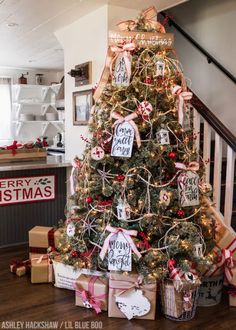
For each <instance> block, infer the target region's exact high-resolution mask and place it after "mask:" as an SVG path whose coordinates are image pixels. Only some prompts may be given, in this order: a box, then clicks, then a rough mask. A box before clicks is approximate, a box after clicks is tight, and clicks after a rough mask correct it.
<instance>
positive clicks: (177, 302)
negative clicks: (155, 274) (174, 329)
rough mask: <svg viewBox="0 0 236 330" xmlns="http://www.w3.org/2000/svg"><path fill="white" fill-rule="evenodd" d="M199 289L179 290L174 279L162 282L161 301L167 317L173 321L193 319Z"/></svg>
mask: <svg viewBox="0 0 236 330" xmlns="http://www.w3.org/2000/svg"><path fill="white" fill-rule="evenodd" d="M198 290H199V288H198V287H195V288H193V289H192V290H183V291H181V292H178V291H177V290H176V289H175V287H174V284H173V281H171V280H167V281H165V282H163V283H162V284H161V302H162V312H163V314H164V315H165V317H166V318H167V319H170V320H173V321H189V320H191V319H193V318H194V316H195V312H196V307H197V300H198ZM185 298H187V299H185ZM189 300H190V301H191V303H190V302H189ZM186 301H187V302H186Z"/></svg>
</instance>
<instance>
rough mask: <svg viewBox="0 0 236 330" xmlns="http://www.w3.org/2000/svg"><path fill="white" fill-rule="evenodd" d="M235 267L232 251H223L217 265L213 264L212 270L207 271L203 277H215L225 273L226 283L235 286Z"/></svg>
mask: <svg viewBox="0 0 236 330" xmlns="http://www.w3.org/2000/svg"><path fill="white" fill-rule="evenodd" d="M234 267H235V264H234V261H233V258H232V251H230V250H226V249H223V250H222V253H221V255H220V256H219V258H218V261H217V263H216V264H213V265H212V267H211V268H210V269H208V270H206V271H205V273H204V274H203V276H205V277H213V276H216V275H217V274H219V272H224V276H225V280H226V282H227V283H228V284H230V283H231V284H234V283H233V282H235V281H236V276H235V279H234V272H233V268H234ZM235 275H236V274H235Z"/></svg>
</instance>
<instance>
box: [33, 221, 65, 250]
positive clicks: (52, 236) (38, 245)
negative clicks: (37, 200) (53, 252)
mask: <svg viewBox="0 0 236 330" xmlns="http://www.w3.org/2000/svg"><path fill="white" fill-rule="evenodd" d="M59 238H60V231H59V230H55V229H54V228H53V227H43V226H35V227H34V228H32V229H31V230H30V231H29V249H30V253H42V254H43V253H47V249H48V248H49V247H53V248H55V249H56V248H57V247H58V243H59Z"/></svg>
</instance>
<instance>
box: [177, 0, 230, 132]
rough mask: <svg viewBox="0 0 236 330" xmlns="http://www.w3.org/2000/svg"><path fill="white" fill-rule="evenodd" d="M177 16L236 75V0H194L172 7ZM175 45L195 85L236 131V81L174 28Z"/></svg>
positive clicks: (186, 28)
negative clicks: (208, 61) (210, 61)
mask: <svg viewBox="0 0 236 330" xmlns="http://www.w3.org/2000/svg"><path fill="white" fill-rule="evenodd" d="M171 13H172V14H173V16H174V19H175V21H176V22H177V23H179V25H180V26H181V27H182V28H183V29H184V30H185V31H186V32H188V33H189V34H190V35H191V36H192V37H193V38H194V39H195V40H196V41H197V42H198V43H199V44H200V45H202V46H203V47H204V48H205V49H206V50H207V51H208V52H209V53H210V54H212V55H213V56H214V57H215V58H216V59H217V60H218V61H219V62H220V63H221V64H222V65H223V66H225V67H226V68H227V69H228V70H229V71H230V72H231V73H232V74H234V75H236V61H235V58H236V37H235V31H236V1H235V0H225V1H222V0H214V1H213V0H191V1H189V2H187V3H185V4H182V5H180V6H178V7H175V8H173V9H172V10H171ZM172 32H173V33H175V47H176V51H177V54H178V56H179V59H180V61H181V63H182V64H183V68H184V73H185V75H186V76H187V77H188V78H190V79H191V82H192V83H191V88H192V89H193V91H194V92H195V93H196V94H197V95H198V96H199V98H200V99H202V101H203V102H204V103H205V104H206V105H207V106H208V107H209V109H210V110H211V111H212V112H214V113H215V114H216V116H217V117H218V118H219V119H220V120H221V121H222V122H223V123H224V124H225V125H226V126H227V127H228V128H229V129H230V130H231V132H232V133H233V134H234V135H236V125H235V123H236V93H235V85H234V83H233V82H231V81H230V80H229V79H228V78H227V77H226V76H225V75H224V74H223V73H221V72H220V71H219V70H218V69H217V68H216V67H215V66H214V64H208V63H207V60H206V58H205V57H204V56H203V55H201V53H200V52H199V51H198V50H197V49H196V48H194V47H193V46H191V45H190V43H189V42H188V41H186V39H184V37H182V36H181V35H180V34H179V33H178V32H177V31H176V30H175V29H174V28H173V29H172Z"/></svg>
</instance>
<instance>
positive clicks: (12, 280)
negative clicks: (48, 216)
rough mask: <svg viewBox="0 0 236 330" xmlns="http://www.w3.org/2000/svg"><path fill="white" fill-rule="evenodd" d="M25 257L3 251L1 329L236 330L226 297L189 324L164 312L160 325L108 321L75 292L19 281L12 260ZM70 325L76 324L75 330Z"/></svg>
mask: <svg viewBox="0 0 236 330" xmlns="http://www.w3.org/2000/svg"><path fill="white" fill-rule="evenodd" d="M24 257H27V251H26V248H25V247H15V248H14V249H13V248H11V249H4V250H2V251H1V249H0V329H2V328H3V323H1V322H3V321H59V324H58V329H75V326H77V329H92V327H93V328H94V329H98V328H99V327H96V325H98V326H100V329H111V330H146V329H148V330H154V329H155V330H158V329H160V330H177V329H191V330H205V329H212V330H213V329H214V330H221V329H222V330H227V329H231V330H234V329H236V307H235V308H233V307H231V308H230V307H228V305H227V304H228V301H227V297H226V296H225V297H224V301H223V302H222V303H221V304H220V305H218V306H215V307H208V308H203V307H202V308H198V309H197V314H196V317H195V319H194V320H192V321H188V322H174V321H170V320H166V319H165V318H164V317H163V316H161V315H160V312H158V313H157V319H156V321H146V320H133V321H128V320H126V319H117V318H108V317H107V314H106V313H105V312H103V313H102V314H100V315H98V316H97V315H96V314H95V313H94V312H93V311H91V310H88V309H85V308H80V307H76V306H75V304H74V292H73V291H69V290H64V289H57V288H54V287H53V286H52V285H51V284H34V285H32V284H31V283H30V279H29V278H27V277H26V276H24V277H21V278H19V277H17V276H15V275H13V274H11V273H10V272H9V262H10V260H12V259H13V258H24ZM67 321H72V322H73V323H72V327H70V323H65V322H67ZM86 321H89V322H86ZM91 321H93V322H95V321H99V322H100V323H97V324H96V323H90V322H91ZM75 322H77V323H75ZM4 324H5V325H6V323H4ZM8 329H12V328H8ZM22 329H25V328H22Z"/></svg>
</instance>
